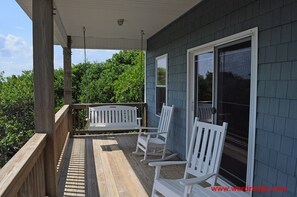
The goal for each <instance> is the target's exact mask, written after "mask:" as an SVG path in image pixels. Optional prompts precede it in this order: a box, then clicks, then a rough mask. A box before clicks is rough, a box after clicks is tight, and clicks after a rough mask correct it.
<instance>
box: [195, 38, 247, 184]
mask: <svg viewBox="0 0 297 197" xmlns="http://www.w3.org/2000/svg"><path fill="white" fill-rule="evenodd" d="M193 57H194V59H193V62H194V64H193V66H194V72H195V74H194V80H193V83H194V116H197V117H199V120H200V121H204V122H209V123H214V124H219V125H222V123H223V122H227V123H228V131H227V136H226V142H225V147H224V152H223V157H222V161H221V168H220V176H221V177H222V178H223V179H225V180H226V181H227V182H229V183H231V184H233V185H237V186H245V185H246V174H247V152H248V134H249V125H250V124H249V115H250V89H251V87H250V84H251V41H250V40H247V39H245V40H240V41H236V42H233V43H228V44H226V45H221V46H218V47H214V48H213V50H211V51H204V52H203V51H202V52H199V53H197V54H195V55H194V56H193Z"/></svg>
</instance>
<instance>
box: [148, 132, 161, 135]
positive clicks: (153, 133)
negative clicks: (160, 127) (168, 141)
mask: <svg viewBox="0 0 297 197" xmlns="http://www.w3.org/2000/svg"><path fill="white" fill-rule="evenodd" d="M163 133H167V132H142V135H159V134H163Z"/></svg>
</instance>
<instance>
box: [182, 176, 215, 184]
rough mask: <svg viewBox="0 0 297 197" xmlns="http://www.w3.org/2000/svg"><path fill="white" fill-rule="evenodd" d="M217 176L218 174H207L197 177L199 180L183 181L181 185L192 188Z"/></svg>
mask: <svg viewBox="0 0 297 197" xmlns="http://www.w3.org/2000/svg"><path fill="white" fill-rule="evenodd" d="M215 175H216V173H211V174H206V175H204V176H201V177H197V178H190V179H182V180H180V181H179V183H180V184H182V185H184V186H191V185H194V184H198V183H201V182H203V181H206V180H207V179H209V178H210V177H212V176H215Z"/></svg>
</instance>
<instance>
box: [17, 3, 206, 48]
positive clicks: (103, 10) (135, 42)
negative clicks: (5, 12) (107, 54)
mask: <svg viewBox="0 0 297 197" xmlns="http://www.w3.org/2000/svg"><path fill="white" fill-rule="evenodd" d="M201 1H202V0H54V4H55V8H56V10H55V11H54V12H55V13H56V15H55V16H54V22H55V24H54V29H55V44H58V45H61V46H66V43H67V41H66V40H67V35H68V36H71V37H72V47H73V48H83V47H84V44H83V27H86V47H87V48H89V49H139V48H140V45H141V40H140V38H141V36H140V35H141V33H140V32H141V30H143V31H144V32H145V35H144V49H145V48H146V40H147V39H148V38H150V37H151V36H153V35H154V34H156V33H157V32H158V31H160V30H161V29H162V28H164V27H165V26H166V25H168V24H170V23H171V22H172V21H174V20H175V19H177V18H178V17H179V16H181V15H182V14H184V13H185V12H187V11H188V10H189V9H191V8H192V7H194V6H195V5H196V4H198V3H199V2H201ZM17 2H18V3H19V5H20V6H21V7H22V8H23V10H24V11H25V12H26V13H27V14H28V15H29V17H30V18H32V0H17ZM118 19H124V24H123V25H122V26H119V25H118V24H117V20H118Z"/></svg>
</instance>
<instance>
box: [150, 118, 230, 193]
mask: <svg viewBox="0 0 297 197" xmlns="http://www.w3.org/2000/svg"><path fill="white" fill-rule="evenodd" d="M226 131H227V123H225V122H224V123H223V126H218V125H213V124H209V123H204V122H200V121H198V119H197V118H195V122H194V126H193V131H192V138H191V142H190V147H189V152H188V158H187V161H165V162H151V163H149V165H150V166H155V167H156V172H155V180H154V185H153V190H152V196H158V195H157V192H159V193H161V194H162V195H163V196H168V197H181V196H183V197H186V196H199V197H200V196H214V193H213V192H212V191H211V190H210V189H209V188H204V187H202V186H200V185H198V184H199V183H201V182H204V181H206V182H208V183H210V184H211V185H212V186H214V184H215V183H216V179H217V176H218V171H219V166H220V162H221V157H222V152H223V147H224V141H225V136H226ZM178 164H186V168H185V173H184V178H183V179H162V178H160V170H161V167H162V166H167V165H178ZM189 175H192V176H194V178H189Z"/></svg>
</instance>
